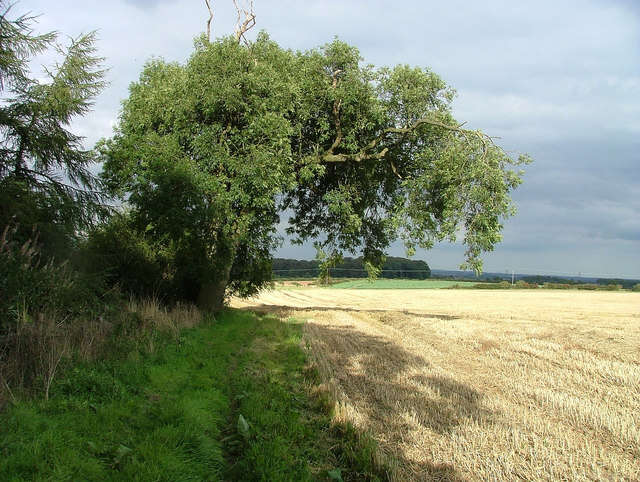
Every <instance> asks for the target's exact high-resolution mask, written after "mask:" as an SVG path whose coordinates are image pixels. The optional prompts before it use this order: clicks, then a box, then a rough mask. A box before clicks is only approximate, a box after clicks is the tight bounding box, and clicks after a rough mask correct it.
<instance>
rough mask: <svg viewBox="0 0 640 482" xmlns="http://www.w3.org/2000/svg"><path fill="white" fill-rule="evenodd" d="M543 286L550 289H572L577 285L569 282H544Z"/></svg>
mask: <svg viewBox="0 0 640 482" xmlns="http://www.w3.org/2000/svg"><path fill="white" fill-rule="evenodd" d="M542 287H543V288H546V289H550V290H572V289H575V287H576V286H575V285H572V284H569V283H544V284H543V285H542Z"/></svg>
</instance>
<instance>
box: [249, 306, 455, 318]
mask: <svg viewBox="0 0 640 482" xmlns="http://www.w3.org/2000/svg"><path fill="white" fill-rule="evenodd" d="M241 309H244V310H249V311H255V312H256V313H261V314H274V315H277V316H281V317H282V316H285V317H286V316H290V315H291V314H293V312H295V311H302V312H308V311H343V312H346V313H402V314H403V315H409V316H415V317H416V318H428V319H437V320H445V321H451V320H458V319H460V318H461V317H460V316H455V315H443V314H440V313H416V312H413V311H408V310H380V309H377V310H371V309H364V308H363V309H359V308H346V307H334V306H304V307H299V306H286V305H265V304H262V305H253V306H248V307H246V308H241Z"/></svg>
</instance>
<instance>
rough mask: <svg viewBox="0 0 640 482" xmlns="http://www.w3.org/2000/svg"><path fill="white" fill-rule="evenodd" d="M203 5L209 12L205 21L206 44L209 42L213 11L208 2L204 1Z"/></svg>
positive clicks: (208, 0) (207, 0)
mask: <svg viewBox="0 0 640 482" xmlns="http://www.w3.org/2000/svg"><path fill="white" fill-rule="evenodd" d="M204 3H205V4H206V5H207V10H209V20H207V42H211V22H212V21H213V10H212V9H211V1H210V0H204Z"/></svg>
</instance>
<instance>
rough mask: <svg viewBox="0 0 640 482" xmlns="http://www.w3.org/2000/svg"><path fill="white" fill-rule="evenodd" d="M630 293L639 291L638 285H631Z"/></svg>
mask: <svg viewBox="0 0 640 482" xmlns="http://www.w3.org/2000/svg"><path fill="white" fill-rule="evenodd" d="M631 291H640V283H636V284H635V285H633V288H631Z"/></svg>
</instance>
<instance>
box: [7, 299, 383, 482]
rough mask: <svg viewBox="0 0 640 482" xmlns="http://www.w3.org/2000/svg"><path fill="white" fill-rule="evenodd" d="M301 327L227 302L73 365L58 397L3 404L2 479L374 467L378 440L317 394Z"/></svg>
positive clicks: (356, 473) (275, 473) (249, 474)
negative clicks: (363, 434)
mask: <svg viewBox="0 0 640 482" xmlns="http://www.w3.org/2000/svg"><path fill="white" fill-rule="evenodd" d="M300 337H301V325H300V324H299V323H296V322H294V321H289V322H282V321H279V320H277V319H276V318H271V317H260V316H259V315H255V314H253V313H249V312H242V311H228V312H226V313H224V314H222V315H221V316H220V317H219V319H218V320H217V321H215V322H212V321H210V322H205V323H203V324H202V325H201V326H199V327H197V328H194V329H189V330H184V331H183V332H182V333H181V334H180V336H179V338H178V339H175V338H172V337H170V336H168V335H167V336H164V337H156V339H155V341H154V343H153V344H149V345H148V347H147V348H148V349H145V350H140V349H136V348H134V347H133V346H132V347H131V348H130V349H129V348H124V349H122V351H123V352H125V355H124V356H120V357H117V358H114V359H113V360H108V361H103V362H98V363H91V364H84V365H82V364H76V365H75V366H74V367H72V368H67V369H66V370H64V371H63V373H61V375H60V376H59V377H58V379H57V381H56V382H55V384H54V386H53V387H52V391H51V398H50V400H49V401H28V400H18V401H15V402H14V403H13V404H12V406H10V407H9V408H8V409H6V410H5V411H4V412H3V413H0V480H96V481H97V480H123V481H124V480H127V481H128V480H158V481H164V480H166V481H182V480H185V481H186V480H212V481H215V480H340V478H342V479H344V480H375V479H377V477H376V475H375V473H374V472H373V469H372V468H371V463H370V460H371V456H372V449H370V448H368V447H367V446H366V445H363V444H362V443H361V442H358V437H357V435H356V434H355V432H353V430H352V429H348V428H347V429H344V428H340V427H336V426H333V425H332V424H331V421H330V420H331V417H330V414H329V413H328V411H327V408H326V407H328V406H329V404H328V403H326V401H325V400H324V399H323V397H322V396H311V395H310V393H311V389H312V387H313V386H314V384H315V383H316V379H315V377H316V376H317V375H315V373H314V372H313V371H311V370H309V369H306V362H305V355H304V353H303V351H302V349H301V348H300ZM149 348H150V349H149ZM127 350H129V353H126V351H127ZM245 422H246V423H245ZM338 471H339V472H338Z"/></svg>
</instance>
